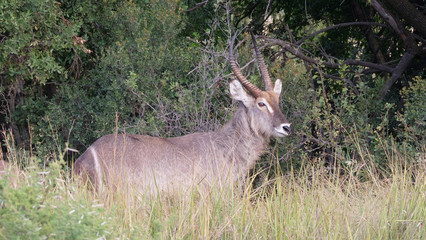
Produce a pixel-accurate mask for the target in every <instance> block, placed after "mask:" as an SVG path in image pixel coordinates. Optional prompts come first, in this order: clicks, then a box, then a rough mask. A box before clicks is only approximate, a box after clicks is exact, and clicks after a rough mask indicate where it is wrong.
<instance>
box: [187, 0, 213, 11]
mask: <svg viewBox="0 0 426 240" xmlns="http://www.w3.org/2000/svg"><path fill="white" fill-rule="evenodd" d="M208 2H209V0H204V1H202V2H199V3H197V4H195V6H193V7H192V8H188V9H186V10H184V11H183V12H184V13H188V12H192V11H194V10H195V9H197V8H200V7H202V6H204V5H206V4H207V3H208Z"/></svg>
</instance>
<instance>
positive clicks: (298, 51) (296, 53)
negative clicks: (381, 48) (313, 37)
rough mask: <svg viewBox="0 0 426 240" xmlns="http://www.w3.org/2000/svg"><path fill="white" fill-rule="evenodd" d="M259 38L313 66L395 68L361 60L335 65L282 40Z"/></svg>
mask: <svg viewBox="0 0 426 240" xmlns="http://www.w3.org/2000/svg"><path fill="white" fill-rule="evenodd" d="M257 37H259V38H263V39H265V40H267V41H268V42H269V44H270V45H279V46H280V47H282V48H283V49H284V50H286V51H287V52H290V53H291V54H293V55H294V56H296V57H298V58H300V59H302V60H303V61H306V62H308V63H311V64H323V65H324V66H326V67H329V68H339V67H340V66H342V65H358V66H364V67H369V68H374V69H378V70H381V71H384V72H389V73H391V72H392V71H393V68H391V67H389V66H386V65H382V64H377V63H371V62H365V61H361V60H352V59H348V60H345V61H343V62H342V63H341V64H338V63H335V62H330V61H326V62H321V61H320V60H318V59H315V58H311V57H308V56H306V55H305V54H304V53H303V52H302V50H301V47H300V46H297V49H296V48H294V47H293V46H292V44H290V43H288V42H286V41H283V40H280V39H274V38H267V37H264V36H257Z"/></svg>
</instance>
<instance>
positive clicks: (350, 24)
mask: <svg viewBox="0 0 426 240" xmlns="http://www.w3.org/2000/svg"><path fill="white" fill-rule="evenodd" d="M359 25H364V26H365V25H367V26H380V27H386V25H385V24H381V23H376V22H347V23H340V24H336V25H333V26H329V27H326V28H324V29H321V30H319V31H316V32H314V33H311V34H309V35H308V36H306V37H303V38H302V39H300V40H299V41H297V42H296V44H297V45H299V44H301V43H302V42H304V41H306V40H307V39H309V38H312V37H314V36H316V35H318V34H320V33H323V32H326V31H328V30H331V29H335V28H340V27H348V26H359Z"/></svg>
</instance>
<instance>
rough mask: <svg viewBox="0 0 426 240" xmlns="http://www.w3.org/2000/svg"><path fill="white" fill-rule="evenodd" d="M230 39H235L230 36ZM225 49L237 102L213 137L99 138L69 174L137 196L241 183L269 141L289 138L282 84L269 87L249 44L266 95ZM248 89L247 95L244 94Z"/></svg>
mask: <svg viewBox="0 0 426 240" xmlns="http://www.w3.org/2000/svg"><path fill="white" fill-rule="evenodd" d="M234 38H235V36H234ZM234 38H233V39H232V42H231V46H230V63H231V68H232V71H233V73H234V75H235V76H236V77H237V79H238V81H237V80H233V81H231V83H230V84H229V87H230V93H231V97H232V98H233V99H234V100H236V101H239V102H240V103H239V107H238V109H237V110H236V112H235V114H234V116H233V117H232V119H231V120H230V121H229V122H228V123H227V124H225V125H224V126H223V127H222V128H220V129H218V130H216V131H213V132H197V133H193V134H189V135H185V136H181V137H173V138H158V137H150V136H144V135H129V134H112V135H106V136H103V137H101V138H99V139H98V140H97V141H96V142H95V143H93V144H92V145H91V146H90V147H89V148H88V149H87V150H86V151H85V152H84V153H83V154H82V155H81V156H80V157H79V158H78V159H77V160H76V162H75V166H74V171H75V173H77V174H80V175H82V177H83V178H84V179H85V180H87V181H90V182H91V183H92V184H93V185H94V186H95V187H96V188H97V189H98V190H101V189H102V187H103V186H105V185H107V186H115V187H116V186H118V185H121V184H120V183H119V182H121V183H125V184H131V185H132V186H136V187H137V188H138V189H140V191H141V192H148V193H149V194H152V193H157V192H171V191H185V190H188V189H191V188H192V187H198V188H199V189H201V190H208V189H209V187H211V186H213V185H223V184H227V183H235V182H237V181H238V180H239V179H241V178H244V177H245V176H246V175H247V173H248V170H249V169H251V168H252V167H253V166H254V164H255V162H256V160H258V159H259V158H260V156H261V155H262V153H264V151H265V148H266V146H267V144H268V143H269V140H270V138H271V137H272V136H274V137H283V136H285V135H288V134H289V133H290V123H289V122H288V121H287V119H286V118H285V116H284V115H283V114H282V112H281V110H280V109H279V95H280V93H281V88H282V83H281V81H280V80H277V81H276V82H275V84H274V85H272V82H271V80H270V78H269V75H268V72H267V70H266V65H265V63H264V61H263V59H262V57H261V55H260V54H259V52H258V50H257V46H256V43H255V39H254V41H253V43H254V49H255V52H256V56H257V59H258V62H259V66H260V70H261V73H262V77H263V80H264V82H265V88H266V90H265V91H262V90H260V89H259V88H257V87H256V86H254V85H253V84H251V83H250V82H249V81H248V80H247V79H246V78H245V77H244V76H243V74H242V73H241V71H240V69H239V68H238V66H237V64H236V62H235V59H234V56H233V50H232V45H233V42H234ZM243 86H244V88H245V89H247V91H248V92H246V91H245V90H244V88H243Z"/></svg>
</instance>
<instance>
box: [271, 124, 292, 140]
mask: <svg viewBox="0 0 426 240" xmlns="http://www.w3.org/2000/svg"><path fill="white" fill-rule="evenodd" d="M275 133H276V134H277V136H278V137H284V136H288V135H290V133H291V128H290V124H288V123H285V124H281V125H280V126H279V127H277V128H275Z"/></svg>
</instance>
